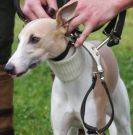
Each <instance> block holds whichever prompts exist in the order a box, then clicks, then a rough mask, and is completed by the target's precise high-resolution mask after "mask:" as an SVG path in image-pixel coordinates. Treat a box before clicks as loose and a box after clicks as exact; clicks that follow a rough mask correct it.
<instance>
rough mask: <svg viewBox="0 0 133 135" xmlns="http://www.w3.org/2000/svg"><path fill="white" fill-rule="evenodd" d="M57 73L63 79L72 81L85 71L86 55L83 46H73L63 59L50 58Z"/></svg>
mask: <svg viewBox="0 0 133 135" xmlns="http://www.w3.org/2000/svg"><path fill="white" fill-rule="evenodd" d="M48 63H49V65H50V67H51V69H52V71H53V72H54V73H55V75H56V76H57V77H58V78H59V79H60V80H62V81H64V82H67V81H72V80H74V79H76V78H77V77H78V76H79V75H80V74H81V73H82V71H83V67H84V56H83V55H82V49H81V48H77V49H76V48H75V47H71V48H70V50H69V52H68V54H67V56H66V57H65V58H64V59H63V60H61V61H53V60H48Z"/></svg>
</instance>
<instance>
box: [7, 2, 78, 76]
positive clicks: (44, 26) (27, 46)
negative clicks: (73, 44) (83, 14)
mask: <svg viewBox="0 0 133 135" xmlns="http://www.w3.org/2000/svg"><path fill="white" fill-rule="evenodd" d="M76 6H77V2H73V3H71V4H69V5H65V6H64V7H62V8H60V9H59V10H58V12H57V15H56V19H50V18H44V19H37V20H34V21H31V22H30V23H28V24H27V25H26V26H25V27H24V28H23V30H22V31H21V32H20V34H19V36H18V39H19V44H18V48H17V50H16V52H15V53H14V54H13V56H12V57H11V58H10V59H9V61H8V63H7V64H6V66H5V70H6V71H7V72H8V73H9V74H12V75H17V76H19V75H22V74H24V73H26V72H27V71H28V70H29V69H31V68H33V67H35V66H36V65H38V63H40V62H42V61H45V60H47V59H50V58H54V57H57V56H58V55H60V54H61V53H62V52H63V51H64V50H65V49H66V46H67V40H66V37H65V34H66V32H67V29H68V24H69V21H70V20H71V19H72V18H73V17H74V11H75V8H76Z"/></svg>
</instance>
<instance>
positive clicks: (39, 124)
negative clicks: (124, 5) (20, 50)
mask: <svg viewBox="0 0 133 135" xmlns="http://www.w3.org/2000/svg"><path fill="white" fill-rule="evenodd" d="M132 13H133V10H130V11H129V12H128V17H127V20H126V25H125V29H124V32H123V37H122V40H121V43H120V45H119V46H116V47H114V48H113V51H114V53H115V55H116V57H117V59H118V63H119V67H120V73H121V76H122V78H123V80H124V81H125V83H126V86H127V88H128V93H129V97H130V104H131V124H132V128H133V98H132V95H133V90H132V88H133V73H132V72H133V38H132V37H133V32H132V31H133V20H132ZM22 26H23V23H22V22H21V21H20V20H19V19H18V17H16V25H15V39H14V44H13V50H15V48H16V44H17V35H18V33H19V32H20V29H21V28H22ZM101 33H102V32H101V31H99V32H96V33H94V34H92V35H91V36H90V37H89V39H99V40H101V39H103V38H104V36H103V35H102V34H101ZM51 85H52V81H51V77H50V72H49V68H48V66H47V64H42V65H40V66H39V67H38V68H36V69H34V70H33V71H32V72H31V73H29V74H28V75H26V76H23V77H21V78H17V79H16V80H15V89H14V106H15V114H14V124H15V129H16V135H52V130H51V125H50V94H51Z"/></svg>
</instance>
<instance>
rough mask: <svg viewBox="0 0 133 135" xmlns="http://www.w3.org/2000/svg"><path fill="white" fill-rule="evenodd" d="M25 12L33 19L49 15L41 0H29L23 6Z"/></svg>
mask: <svg viewBox="0 0 133 135" xmlns="http://www.w3.org/2000/svg"><path fill="white" fill-rule="evenodd" d="M23 13H24V14H25V15H26V16H27V17H28V18H29V19H31V20H34V19H37V18H42V17H48V15H47V13H46V12H45V10H44V9H43V7H42V5H41V1H34V2H33V1H32V0H27V1H26V2H25V4H24V7H23Z"/></svg>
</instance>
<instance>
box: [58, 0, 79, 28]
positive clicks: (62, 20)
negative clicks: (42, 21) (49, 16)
mask: <svg viewBox="0 0 133 135" xmlns="http://www.w3.org/2000/svg"><path fill="white" fill-rule="evenodd" d="M77 4H78V1H74V2H71V3H68V4H66V5H64V6H63V7H62V8H60V9H59V10H58V12H57V14H56V21H57V24H58V26H63V27H65V25H67V24H68V23H69V21H70V20H71V19H72V18H73V17H74V13H75V9H76V7H77Z"/></svg>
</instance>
